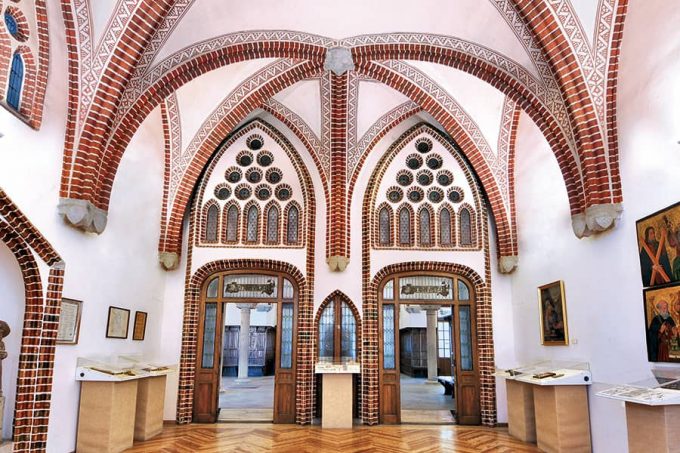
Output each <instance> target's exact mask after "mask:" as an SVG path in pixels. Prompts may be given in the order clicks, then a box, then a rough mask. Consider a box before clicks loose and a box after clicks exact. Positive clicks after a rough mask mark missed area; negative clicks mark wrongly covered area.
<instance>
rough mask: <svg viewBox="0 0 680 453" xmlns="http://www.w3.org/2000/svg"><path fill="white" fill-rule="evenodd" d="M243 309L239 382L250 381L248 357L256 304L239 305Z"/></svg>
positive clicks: (239, 345)
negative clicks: (251, 316) (252, 317)
mask: <svg viewBox="0 0 680 453" xmlns="http://www.w3.org/2000/svg"><path fill="white" fill-rule="evenodd" d="M237 307H238V308H240V309H241V327H240V330H239V333H238V378H237V379H236V380H237V382H247V381H248V356H249V352H250V311H251V310H252V309H253V308H255V304H238V305H237Z"/></svg>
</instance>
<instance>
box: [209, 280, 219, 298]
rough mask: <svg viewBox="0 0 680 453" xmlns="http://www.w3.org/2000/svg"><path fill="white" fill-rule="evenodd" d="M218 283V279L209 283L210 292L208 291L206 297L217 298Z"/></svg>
mask: <svg viewBox="0 0 680 453" xmlns="http://www.w3.org/2000/svg"><path fill="white" fill-rule="evenodd" d="M217 282H218V278H217V277H215V278H213V279H212V280H211V281H210V283H208V290H207V291H206V297H211V298H214V297H217Z"/></svg>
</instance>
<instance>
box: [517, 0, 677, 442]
mask: <svg viewBox="0 0 680 453" xmlns="http://www.w3.org/2000/svg"><path fill="white" fill-rule="evenodd" d="M678 21H680V10H678V8H676V7H675V6H674V5H671V4H670V3H668V2H664V1H662V0H655V1H651V2H646V1H642V0H635V1H632V2H631V3H630V5H629V11H628V16H627V19H626V23H625V33H624V38H623V45H622V57H621V69H620V73H619V92H618V95H619V108H618V128H619V144H620V160H621V180H622V184H623V190H624V207H625V211H624V213H623V216H622V219H621V221H620V222H619V224H618V225H617V227H616V228H615V229H614V230H612V231H610V232H607V233H604V234H602V235H600V236H597V237H594V238H588V239H582V240H578V239H576V237H575V236H574V234H573V233H572V231H571V226H570V218H569V207H568V204H567V197H566V190H565V188H564V183H563V182H562V178H561V175H560V172H559V170H558V166H557V163H556V160H555V158H554V157H553V156H552V155H551V153H550V151H549V149H548V146H547V144H546V143H545V141H544V140H543V138H541V137H540V133H539V132H538V131H537V130H536V128H535V126H534V125H533V124H531V123H530V121H528V120H527V118H526V116H522V119H521V120H520V130H519V134H518V152H517V166H516V169H517V213H518V222H519V235H520V236H519V241H520V242H519V247H520V260H521V261H520V265H519V269H518V270H517V271H516V272H515V274H514V276H513V283H512V300H513V315H514V327H515V331H514V335H515V339H516V341H515V353H516V355H517V359H518V361H528V360H533V359H539V358H553V359H585V360H587V361H589V362H590V366H591V370H592V373H593V380H594V382H595V385H593V386H592V387H591V388H590V390H589V397H590V398H589V404H590V415H591V430H592V438H593V448H594V451H596V452H625V451H626V450H627V445H626V423H625V412H624V410H623V408H622V406H621V404H620V403H616V402H610V401H606V400H603V399H600V398H598V397H596V396H594V393H595V392H596V391H597V390H598V389H599V388H601V385H598V384H599V383H626V382H633V381H636V380H639V379H641V378H645V377H647V376H650V375H651V374H650V368H651V367H652V364H650V363H648V362H647V357H646V342H645V325H644V322H645V321H644V313H643V309H642V283H641V278H640V265H639V256H638V250H637V240H636V232H635V221H636V219H639V218H641V217H644V216H646V215H647V214H650V213H652V212H655V211H657V210H658V209H661V208H663V207H666V206H668V205H670V204H672V203H675V202H677V201H678V199H679V197H680V182H679V180H678V169H679V168H680V153H679V152H678V139H680V137H679V134H680V132H679V131H680V91H679V90H678V76H677V74H678V73H680V58H679V57H680V29H678V27H677V23H678ZM650 30H654V33H650V32H649V31H650ZM651 49H654V51H650V50H651ZM558 279H561V280H564V282H565V290H566V299H567V315H568V323H569V324H568V325H569V333H570V337H571V342H572V344H571V345H570V346H567V347H544V346H540V340H539V327H538V303H537V295H536V287H537V286H539V285H542V284H544V283H548V282H551V281H554V280H558ZM670 368H676V369H677V368H678V366H677V365H671V366H670ZM679 371H680V370H679Z"/></svg>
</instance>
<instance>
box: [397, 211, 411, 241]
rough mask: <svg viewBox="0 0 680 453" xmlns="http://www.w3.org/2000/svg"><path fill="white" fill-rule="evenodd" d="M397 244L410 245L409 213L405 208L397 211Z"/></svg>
mask: <svg viewBox="0 0 680 453" xmlns="http://www.w3.org/2000/svg"><path fill="white" fill-rule="evenodd" d="M399 244H401V245H409V244H411V212H410V211H409V210H408V209H406V208H402V209H401V211H399Z"/></svg>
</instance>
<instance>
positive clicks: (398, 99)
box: [356, 80, 409, 140]
mask: <svg viewBox="0 0 680 453" xmlns="http://www.w3.org/2000/svg"><path fill="white" fill-rule="evenodd" d="M357 89H358V90H359V100H358V104H357V105H358V107H357V118H356V122H357V130H356V133H357V140H359V139H360V138H361V137H363V135H364V134H365V133H366V131H368V129H370V127H371V126H373V123H375V122H376V121H378V119H379V118H380V117H381V116H383V115H384V114H385V113H387V112H389V111H390V110H392V109H393V108H395V107H397V106H398V105H401V104H403V103H404V102H406V101H408V100H409V98H407V97H406V96H404V95H403V94H401V93H400V92H399V91H397V90H395V89H394V88H390V87H388V86H387V85H385V84H383V83H378V82H375V81H372V80H369V81H361V82H359V87H358V88H357Z"/></svg>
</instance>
